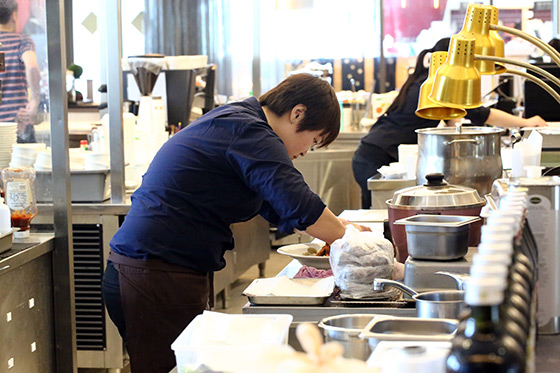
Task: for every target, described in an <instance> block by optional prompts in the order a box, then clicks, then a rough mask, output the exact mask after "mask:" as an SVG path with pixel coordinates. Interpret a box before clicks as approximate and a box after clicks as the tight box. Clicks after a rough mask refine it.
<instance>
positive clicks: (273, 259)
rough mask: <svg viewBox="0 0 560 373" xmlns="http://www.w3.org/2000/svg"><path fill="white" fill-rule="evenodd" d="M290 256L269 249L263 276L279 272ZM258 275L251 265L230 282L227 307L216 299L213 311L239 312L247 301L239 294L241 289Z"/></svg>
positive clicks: (256, 269) (254, 267)
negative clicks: (222, 306) (235, 279)
mask: <svg viewBox="0 0 560 373" xmlns="http://www.w3.org/2000/svg"><path fill="white" fill-rule="evenodd" d="M291 260H292V258H290V257H287V256H285V255H281V254H278V253H277V252H276V250H271V251H270V258H269V259H268V260H267V261H266V267H265V277H274V276H276V275H277V274H278V272H280V271H281V270H282V269H283V268H284V267H285V266H286V265H287V264H288V263H290V261H291ZM258 277H259V270H258V268H257V266H256V265H255V266H253V267H251V268H250V269H249V270H248V271H247V272H245V273H244V274H243V275H241V277H240V278H239V279H238V280H237V281H235V282H234V283H233V284H232V288H231V291H230V295H229V298H228V301H227V308H221V305H222V303H221V302H220V301H219V300H218V302H217V303H216V304H217V307H216V309H215V311H218V312H224V313H241V310H242V308H243V306H244V305H245V304H246V303H247V297H246V296H243V295H241V293H242V292H243V290H245V288H247V286H249V284H251V282H252V281H253V280H254V279H256V278H258Z"/></svg>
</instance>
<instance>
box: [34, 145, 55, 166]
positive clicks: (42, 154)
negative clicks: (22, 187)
mask: <svg viewBox="0 0 560 373" xmlns="http://www.w3.org/2000/svg"><path fill="white" fill-rule="evenodd" d="M33 167H35V169H36V170H37V171H52V157H51V151H50V149H47V150H41V151H39V152H38V153H37V159H35V163H34V164H33Z"/></svg>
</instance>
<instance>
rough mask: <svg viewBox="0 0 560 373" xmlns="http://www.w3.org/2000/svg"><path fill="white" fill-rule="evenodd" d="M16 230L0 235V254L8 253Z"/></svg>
mask: <svg viewBox="0 0 560 373" xmlns="http://www.w3.org/2000/svg"><path fill="white" fill-rule="evenodd" d="M17 230H18V229H16V228H12V229H10V231H9V232H4V233H2V234H0V253H3V252H4V251H8V250H10V249H11V248H12V244H13V242H14V232H15V231H17Z"/></svg>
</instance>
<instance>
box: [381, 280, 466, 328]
mask: <svg viewBox="0 0 560 373" xmlns="http://www.w3.org/2000/svg"><path fill="white" fill-rule="evenodd" d="M385 286H394V287H396V288H398V289H400V290H402V291H403V292H405V293H406V294H409V295H410V296H411V297H412V299H414V300H415V301H416V313H417V315H418V317H421V318H445V319H457V318H458V317H459V314H460V313H461V311H462V310H463V308H464V306H465V302H464V296H465V292H464V291H462V290H442V291H428V292H424V293H418V292H416V291H415V290H414V289H412V288H409V287H408V286H406V285H404V284H402V283H400V282H397V281H393V280H386V279H382V278H376V279H375V280H373V288H374V289H375V290H383V289H384V287H385Z"/></svg>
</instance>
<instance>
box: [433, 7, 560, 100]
mask: <svg viewBox="0 0 560 373" xmlns="http://www.w3.org/2000/svg"><path fill="white" fill-rule="evenodd" d="M497 22H498V8H496V7H493V6H490V5H481V4H470V5H469V7H468V10H467V14H466V17H465V23H464V25H463V29H462V30H461V32H460V33H459V34H457V35H453V36H452V37H451V43H450V46H449V52H448V56H447V61H446V62H445V64H443V65H442V66H441V67H440V68H439V70H438V71H437V73H436V76H435V80H434V84H433V88H432V92H431V93H430V95H429V96H428V98H429V100H431V101H433V102H434V103H436V104H440V105H444V106H449V107H454V108H459V109H463V108H464V109H472V108H475V107H478V106H480V105H481V104H482V103H481V101H480V96H481V95H480V74H500V73H502V72H507V73H510V74H514V75H519V76H522V77H524V78H526V79H529V80H531V81H533V82H534V83H536V84H537V85H539V86H540V87H542V88H543V89H544V90H546V91H547V92H548V93H549V94H550V95H551V96H552V97H554V99H555V100H556V101H557V102H559V103H560V95H559V94H558V93H557V92H556V91H554V89H552V88H551V87H550V86H549V85H548V84H546V83H545V82H544V81H542V80H541V79H539V78H537V77H535V76H533V75H531V74H527V73H526V72H523V71H519V70H511V69H506V64H510V65H515V66H519V67H522V68H525V69H527V70H530V71H533V72H535V73H537V74H539V75H541V76H544V77H545V78H547V79H548V80H549V81H551V82H552V83H554V84H556V85H557V86H560V79H558V78H557V77H555V76H554V75H552V74H550V73H549V72H547V71H545V70H543V69H541V68H539V67H537V66H534V65H531V64H528V63H525V62H521V61H515V60H511V59H506V58H504V47H503V44H504V43H503V40H501V38H500V37H499V35H498V34H497V31H502V32H508V33H510V34H513V35H516V36H519V37H521V38H523V39H525V40H527V41H528V42H530V43H532V44H534V45H536V46H537V47H539V48H540V49H541V50H543V51H544V52H545V53H547V54H548V55H550V57H551V59H552V61H554V62H555V63H556V64H557V65H558V66H560V53H558V52H557V51H556V50H554V49H553V48H552V47H550V46H549V45H548V44H546V43H544V42H543V41H542V40H540V39H538V38H535V37H533V36H531V35H527V34H526V33H524V32H522V31H519V30H516V29H512V28H510V27H505V26H500V25H497Z"/></svg>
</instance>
